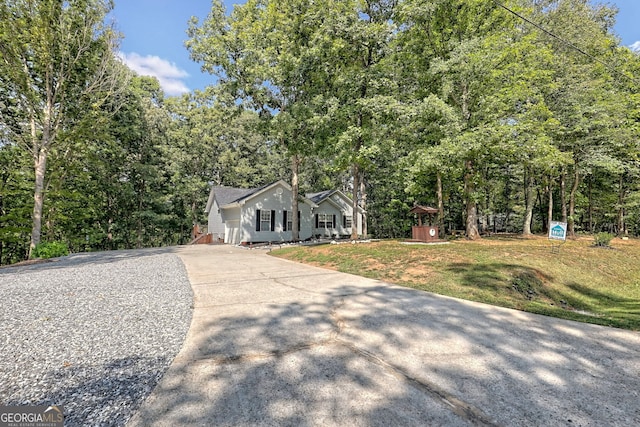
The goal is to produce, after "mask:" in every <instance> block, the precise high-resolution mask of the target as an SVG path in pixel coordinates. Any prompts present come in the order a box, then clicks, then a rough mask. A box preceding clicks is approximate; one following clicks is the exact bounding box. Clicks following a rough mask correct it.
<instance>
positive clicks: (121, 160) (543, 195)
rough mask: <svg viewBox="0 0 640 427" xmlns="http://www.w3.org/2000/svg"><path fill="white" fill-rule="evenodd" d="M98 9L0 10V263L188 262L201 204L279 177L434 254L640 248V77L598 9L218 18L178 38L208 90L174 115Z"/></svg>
mask: <svg viewBox="0 0 640 427" xmlns="http://www.w3.org/2000/svg"><path fill="white" fill-rule="evenodd" d="M110 7H111V3H110V2H109V1H102V0H90V1H86V0H83V1H61V0H46V1H41V2H14V1H4V2H2V3H1V4H0V263H2V264H4V263H10V262H15V261H18V260H21V259H24V258H25V257H27V256H28V254H29V252H30V249H31V248H33V247H34V246H35V245H36V244H38V242H39V241H40V240H41V239H42V241H45V242H50V241H63V242H66V243H67V244H68V245H69V246H70V248H71V249H72V250H73V251H83V250H98V249H117V248H129V247H144V246H158V245H170V244H177V243H187V242H188V241H189V239H190V230H191V227H192V226H193V225H194V224H197V223H201V222H203V221H204V219H205V218H204V213H203V210H204V205H205V203H206V200H207V195H208V188H209V186H210V185H214V184H215V185H228V186H237V187H256V186H260V185H263V184H267V183H269V182H273V181H275V180H277V179H286V180H289V181H290V182H291V183H292V187H293V188H294V191H296V193H297V192H300V193H301V194H303V193H305V192H311V191H321V190H325V189H328V188H338V189H341V190H343V191H344V192H345V193H348V194H351V196H352V200H353V205H354V207H357V206H359V207H361V208H363V209H364V210H365V212H366V224H365V228H364V229H365V230H366V231H365V234H368V235H370V236H374V237H380V238H384V237H396V238H402V237H408V234H409V232H410V226H411V223H412V218H411V217H410V216H409V209H410V208H411V206H413V205H414V204H416V203H418V204H427V205H428V204H431V205H433V206H435V207H437V208H438V211H439V215H438V217H439V218H438V222H439V224H440V230H441V233H442V234H443V236H444V234H447V233H454V232H455V233H460V232H461V231H463V232H464V234H465V235H466V236H467V237H468V238H470V239H475V238H480V237H481V236H482V235H483V234H485V233H495V232H510V233H514V232H516V233H522V234H524V235H528V234H531V233H540V232H545V231H546V230H547V229H548V227H549V224H550V222H551V221H557V220H561V221H566V222H567V223H568V224H569V232H570V234H571V235H576V234H578V233H582V232H588V233H594V232H599V231H608V232H613V233H617V234H620V235H626V234H633V235H639V234H640V138H639V137H640V95H639V92H640V57H639V56H638V54H637V53H634V52H632V51H631V50H629V49H628V48H626V47H623V46H621V45H620V41H619V39H618V38H617V37H616V36H615V34H614V33H613V31H612V28H613V24H614V23H615V16H616V10H615V9H613V8H611V7H610V6H607V5H602V4H594V3H593V2H591V1H588V0H544V1H540V0H535V1H534V0H504V1H500V2H496V1H492V0H471V1H470V0H347V1H337V0H321V1H307V0H283V1H273V0H248V1H247V2H246V3H245V4H242V5H237V6H235V7H234V9H233V10H225V8H224V6H223V3H222V2H221V1H220V0H214V1H213V2H212V7H211V12H210V14H209V16H208V17H207V18H206V19H205V20H203V21H202V22H199V21H197V20H196V19H193V20H192V21H191V22H190V23H188V25H187V23H185V26H186V27H187V35H188V37H189V38H188V40H187V42H186V44H185V47H186V48H187V49H188V51H189V53H190V54H191V57H192V59H193V60H195V61H197V62H199V63H200V64H201V65H202V69H203V70H204V71H206V72H209V73H211V74H212V78H211V86H210V87H209V88H207V89H206V90H204V91H195V92H194V93H190V94H187V95H184V96H182V97H174V98H166V97H165V96H164V94H163V93H162V90H161V88H160V85H159V83H158V81H157V80H155V79H153V78H149V77H140V76H136V75H134V74H133V73H132V72H131V71H129V70H128V69H126V67H125V66H124V65H123V64H121V63H120V62H119V61H118V59H117V55H116V54H115V48H116V46H117V36H116V34H115V32H114V31H113V29H112V28H111V27H109V26H108V25H105V24H104V22H105V16H106V13H107V12H108V11H109V10H110ZM295 200H297V198H296V199H295ZM294 209H295V208H294ZM293 218H294V221H295V220H297V217H296V216H294V217H293ZM366 226H368V228H367V227H366ZM293 229H294V230H297V227H293ZM354 229H355V227H354ZM353 237H357V236H353Z"/></svg>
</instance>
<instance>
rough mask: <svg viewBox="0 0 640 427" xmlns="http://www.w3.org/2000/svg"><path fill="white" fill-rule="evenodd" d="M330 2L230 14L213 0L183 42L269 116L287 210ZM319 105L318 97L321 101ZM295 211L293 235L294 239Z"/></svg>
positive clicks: (318, 84) (310, 135) (305, 143)
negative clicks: (286, 188) (287, 182)
mask: <svg viewBox="0 0 640 427" xmlns="http://www.w3.org/2000/svg"><path fill="white" fill-rule="evenodd" d="M328 4H334V5H337V4H339V2H330V1H327V2H324V1H321V2H309V1H305V0H279V1H273V0H249V1H247V2H246V3H245V4H244V5H236V6H235V7H234V10H233V12H232V13H231V15H230V16H227V15H226V14H225V9H224V6H223V4H222V2H221V1H220V0H214V2H213V6H212V9H211V12H210V14H209V16H208V17H207V19H206V20H205V22H203V23H202V25H201V26H198V24H199V23H198V21H197V20H194V21H192V22H191V25H190V27H189V36H190V40H188V41H187V43H186V45H187V48H188V49H189V50H190V52H191V57H192V58H193V59H195V60H196V61H200V62H202V63H203V69H204V70H207V71H209V72H211V73H214V74H216V75H217V76H218V77H219V79H220V83H219V84H220V86H221V90H222V91H224V92H226V93H228V94H231V95H232V97H233V98H234V99H240V100H242V101H243V102H244V103H245V104H246V105H247V107H248V108H252V109H255V110H256V111H259V112H260V114H261V116H262V117H265V118H267V119H268V120H269V124H270V135H271V138H272V139H273V140H275V141H277V142H278V143H279V144H280V145H281V146H282V148H283V149H284V150H286V152H287V154H288V155H289V158H290V162H291V187H292V190H293V206H292V211H293V212H296V211H297V210H298V189H299V177H298V172H299V167H300V163H301V161H302V158H303V157H304V155H305V154H307V153H308V152H310V151H311V150H310V148H309V146H310V145H311V144H312V143H313V141H314V140H315V136H314V130H315V129H316V125H315V122H316V119H315V112H314V104H316V103H318V100H317V99H316V97H317V96H318V95H319V93H320V89H321V88H322V85H323V82H324V79H323V75H324V74H325V73H326V70H325V68H324V67H322V66H321V65H322V64H321V63H319V60H320V59H321V58H322V55H318V48H317V43H319V42H320V41H321V40H322V36H323V34H321V33H320V32H319V28H320V24H321V23H322V20H323V15H324V14H325V13H327V9H326V6H327V5H328ZM319 103H320V104H322V102H321V101H319ZM297 222H298V218H297V215H293V226H292V237H293V240H298V224H297Z"/></svg>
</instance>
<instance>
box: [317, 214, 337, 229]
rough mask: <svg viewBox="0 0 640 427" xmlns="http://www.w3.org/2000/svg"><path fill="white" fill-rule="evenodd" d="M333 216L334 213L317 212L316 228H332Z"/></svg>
mask: <svg viewBox="0 0 640 427" xmlns="http://www.w3.org/2000/svg"><path fill="white" fill-rule="evenodd" d="M333 217H334V215H330V214H323V213H319V214H318V216H317V223H318V225H317V227H316V228H333Z"/></svg>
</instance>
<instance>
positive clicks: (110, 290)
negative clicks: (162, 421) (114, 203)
mask: <svg viewBox="0 0 640 427" xmlns="http://www.w3.org/2000/svg"><path fill="white" fill-rule="evenodd" d="M0 300H1V301H2V305H1V307H2V308H1V309H0V336H1V337H2V338H0V404H4V405H45V404H57V405H62V406H63V407H64V411H65V426H80V425H101V426H123V425H124V424H125V423H126V422H127V420H128V419H129V418H130V417H131V416H132V414H133V413H134V412H135V411H136V410H137V409H138V407H139V406H140V405H141V403H142V402H143V401H144V399H145V398H146V397H147V396H148V395H149V393H150V392H151V390H152V389H153V388H154V387H155V385H156V384H157V382H158V381H159V379H160V378H161V377H162V375H163V373H164V372H165V370H166V369H167V367H168V366H169V364H170V363H171V361H172V360H173V358H174V357H175V355H176V354H177V353H178V351H179V350H180V347H181V346H182V344H183V341H184V338H185V336H186V333H187V330H188V329H189V325H190V322H191V315H192V301H193V295H192V291H191V286H190V284H189V281H188V279H187V274H186V271H185V269H184V266H183V264H182V262H181V261H180V259H179V258H178V257H177V256H176V255H174V254H173V253H172V250H171V249H151V250H135V251H116V252H103V253H90V254H76V255H71V256H68V257H64V258H60V259H57V260H55V261H53V262H49V263H43V264H37V265H31V266H22V267H10V268H3V269H0Z"/></svg>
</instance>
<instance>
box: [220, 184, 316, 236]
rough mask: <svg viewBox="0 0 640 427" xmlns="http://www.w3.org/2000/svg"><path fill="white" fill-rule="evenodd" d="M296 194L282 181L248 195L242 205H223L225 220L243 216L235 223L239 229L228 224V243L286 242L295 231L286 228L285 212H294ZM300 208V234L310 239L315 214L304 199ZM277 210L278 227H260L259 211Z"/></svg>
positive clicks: (276, 221)
mask: <svg viewBox="0 0 640 427" xmlns="http://www.w3.org/2000/svg"><path fill="white" fill-rule="evenodd" d="M292 200H293V199H292V194H291V191H290V190H289V189H287V188H285V187H284V186H282V185H276V186H274V187H273V188H270V189H268V190H266V191H264V192H260V193H258V194H256V195H255V196H254V197H250V198H248V199H247V200H246V201H245V202H244V204H243V205H242V206H241V207H237V208H227V209H223V212H224V216H225V218H229V219H226V220H225V221H226V222H225V223H226V224H230V222H231V221H230V219H231V218H240V221H237V222H236V223H235V224H237V226H236V225H235V224H234V226H235V227H237V230H236V229H234V230H231V227H230V226H229V225H227V230H226V232H227V234H229V238H227V236H225V243H232V244H240V243H247V242H254V243H257V242H282V241H290V240H291V239H292V235H291V231H290V230H287V231H284V224H283V219H284V218H283V215H284V214H283V212H284V211H285V210H286V211H288V212H292V208H291V206H292ZM298 209H299V210H300V233H299V238H300V239H301V240H306V239H308V238H310V237H311V227H312V226H313V223H312V218H311V207H310V206H309V205H308V204H307V203H304V202H299V203H298ZM258 210H260V211H263V210H266V211H273V213H274V214H275V218H274V221H273V223H274V229H273V231H271V230H260V231H256V221H257V217H256V214H257V211H258ZM230 233H233V235H231V234H230Z"/></svg>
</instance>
